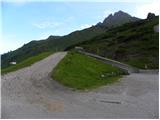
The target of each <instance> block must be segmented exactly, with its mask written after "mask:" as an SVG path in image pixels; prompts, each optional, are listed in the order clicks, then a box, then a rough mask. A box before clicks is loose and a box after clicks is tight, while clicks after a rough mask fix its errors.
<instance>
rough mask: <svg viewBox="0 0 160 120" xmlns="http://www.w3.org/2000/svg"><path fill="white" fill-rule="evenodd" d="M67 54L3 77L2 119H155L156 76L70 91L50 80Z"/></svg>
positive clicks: (156, 107) (61, 53)
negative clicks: (90, 89) (54, 70)
mask: <svg viewBox="0 0 160 120" xmlns="http://www.w3.org/2000/svg"><path fill="white" fill-rule="evenodd" d="M66 54H67V53H66V52H58V53H55V54H53V55H51V56H49V57H47V58H46V59H44V60H42V61H39V62H37V63H35V64H33V65H32V66H30V67H26V68H23V69H21V70H18V71H16V72H12V73H9V74H6V75H4V76H2V118H12V119H13V118H33V119H34V118H115V119H116V118H158V115H159V113H158V103H159V102H158V74H142V73H141V74H137V73H136V74H131V75H128V76H125V77H124V78H122V79H121V80H120V81H119V82H117V83H115V84H112V85H108V86H104V87H100V88H98V89H95V90H92V91H86V92H80V91H73V90H71V89H69V88H66V87H64V86H62V85H60V84H59V83H57V82H56V81H54V80H52V79H51V78H50V72H51V71H52V69H53V68H54V67H55V66H56V65H57V63H58V62H59V61H60V60H61V59H62V58H63V57H64V56H65V55H66Z"/></svg>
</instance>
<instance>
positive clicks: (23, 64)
mask: <svg viewBox="0 0 160 120" xmlns="http://www.w3.org/2000/svg"><path fill="white" fill-rule="evenodd" d="M51 54H52V52H44V53H41V54H39V55H37V56H33V57H30V58H28V59H26V60H24V61H22V62H20V63H18V64H16V65H12V66H10V67H7V68H4V69H2V70H1V73H2V74H6V73H9V72H13V71H16V70H18V69H21V68H24V67H27V66H30V65H32V64H33V63H35V62H37V61H40V60H42V59H44V58H45V57H47V56H49V55H51Z"/></svg>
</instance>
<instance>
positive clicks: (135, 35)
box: [77, 17, 159, 69]
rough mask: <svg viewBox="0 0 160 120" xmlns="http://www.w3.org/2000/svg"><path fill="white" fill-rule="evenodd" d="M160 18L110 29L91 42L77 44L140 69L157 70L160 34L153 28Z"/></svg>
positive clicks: (89, 50)
mask: <svg viewBox="0 0 160 120" xmlns="http://www.w3.org/2000/svg"><path fill="white" fill-rule="evenodd" d="M158 20H159V17H155V18H154V19H152V20H141V21H138V22H134V23H128V24H125V25H122V26H120V27H117V28H114V29H110V30H109V31H108V32H106V33H105V34H101V35H99V36H96V37H95V38H93V39H92V40H90V41H87V42H83V43H81V44H79V45H78V44H77V46H82V47H83V48H84V49H85V50H86V51H88V52H92V53H95V54H99V55H101V56H104V57H108V58H111V59H115V60H118V61H121V62H124V63H128V64H130V65H133V66H135V67H138V68H145V66H146V65H147V68H149V69H157V68H158V66H159V52H158V51H159V39H158V38H159V34H158V33H155V32H154V30H153V27H154V26H155V25H157V24H159V22H158Z"/></svg>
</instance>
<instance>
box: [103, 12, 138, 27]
mask: <svg viewBox="0 0 160 120" xmlns="http://www.w3.org/2000/svg"><path fill="white" fill-rule="evenodd" d="M137 20H139V18H136V17H132V16H131V15H129V14H128V13H126V12H123V11H121V10H119V11H118V12H115V13H114V14H109V15H108V17H106V18H105V19H104V21H103V23H101V26H105V27H115V26H118V25H122V24H124V23H128V22H134V21H137Z"/></svg>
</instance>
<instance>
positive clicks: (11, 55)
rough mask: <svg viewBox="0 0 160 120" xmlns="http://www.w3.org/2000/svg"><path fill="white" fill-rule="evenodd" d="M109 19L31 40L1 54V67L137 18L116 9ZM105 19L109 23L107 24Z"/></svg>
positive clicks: (59, 48) (69, 44) (88, 38)
mask: <svg viewBox="0 0 160 120" xmlns="http://www.w3.org/2000/svg"><path fill="white" fill-rule="evenodd" d="M109 19H110V16H108V17H107V18H105V20H104V22H103V24H101V25H100V24H97V25H95V26H92V27H90V28H86V29H83V30H79V31H74V32H72V33H70V34H68V35H65V36H49V37H48V38H47V39H44V40H39V41H31V42H29V43H28V44H25V45H24V46H22V47H21V48H19V49H17V50H15V51H11V52H8V53H6V54H3V55H2V56H1V62H2V64H1V65H2V68H6V67H9V66H10V62H12V61H16V62H17V63H20V62H21V61H23V60H25V59H27V58H29V57H32V56H35V55H38V54H40V53H43V52H55V51H63V50H65V49H66V48H68V47H70V46H74V45H75V44H77V43H80V42H83V41H88V40H90V39H92V38H93V37H95V36H98V35H101V34H103V33H105V32H106V31H107V30H108V29H109V28H112V27H113V25H114V27H116V26H119V25H122V24H124V23H128V22H131V21H135V20H139V19H138V18H135V17H132V16H130V15H128V14H127V13H124V12H122V11H118V12H116V13H115V14H114V16H112V19H115V20H114V21H112V20H111V21H108V20H109ZM106 21H108V22H110V23H109V24H108V22H106ZM111 24H112V25H111Z"/></svg>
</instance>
